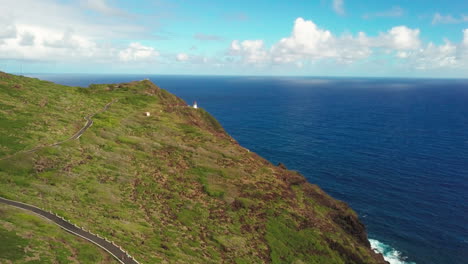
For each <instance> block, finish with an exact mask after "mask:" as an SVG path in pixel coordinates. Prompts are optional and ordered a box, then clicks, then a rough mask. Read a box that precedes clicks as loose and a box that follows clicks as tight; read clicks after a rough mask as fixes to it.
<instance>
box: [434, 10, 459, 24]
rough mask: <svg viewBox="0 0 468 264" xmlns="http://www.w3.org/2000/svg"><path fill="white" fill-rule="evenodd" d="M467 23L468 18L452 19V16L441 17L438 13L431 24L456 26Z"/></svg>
mask: <svg viewBox="0 0 468 264" xmlns="http://www.w3.org/2000/svg"><path fill="white" fill-rule="evenodd" d="M463 22H468V16H466V15H461V16H460V17H459V18H456V17H453V16H452V15H450V14H449V15H441V14H440V13H435V14H434V17H433V18H432V24H433V25H436V24H458V23H463Z"/></svg>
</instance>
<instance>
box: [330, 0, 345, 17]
mask: <svg viewBox="0 0 468 264" xmlns="http://www.w3.org/2000/svg"><path fill="white" fill-rule="evenodd" d="M333 10H335V12H336V13H337V14H339V15H344V13H345V10H344V0H333Z"/></svg>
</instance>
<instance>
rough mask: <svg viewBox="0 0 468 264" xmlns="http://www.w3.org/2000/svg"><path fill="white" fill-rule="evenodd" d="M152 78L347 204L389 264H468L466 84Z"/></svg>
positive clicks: (92, 78)
mask: <svg viewBox="0 0 468 264" xmlns="http://www.w3.org/2000/svg"><path fill="white" fill-rule="evenodd" d="M30 76H34V77H39V78H41V79H45V80H50V81H54V82H58V83H61V84H67V85H75V86H87V85H89V84H90V83H115V82H123V81H131V80H142V79H144V78H147V77H149V78H150V79H151V80H152V81H153V82H155V83H156V84H158V85H159V86H160V87H162V88H165V89H167V90H169V91H170V92H172V93H174V94H176V95H178V96H180V97H182V98H183V99H185V100H186V101H187V102H192V101H194V100H196V101H197V102H198V105H199V107H203V108H205V109H206V110H208V111H209V112H210V113H212V114H213V115H214V116H215V117H216V118H217V119H218V120H219V121H220V122H221V123H222V125H223V126H224V127H225V128H226V130H227V131H228V132H229V133H230V134H231V135H232V136H233V137H234V138H235V139H237V140H238V141H239V143H240V144H241V145H243V146H245V147H247V148H249V149H250V150H252V151H255V152H257V153H258V154H260V155H261V156H263V157H265V158H267V159H268V160H270V161H271V162H273V163H278V162H282V163H284V164H286V166H287V167H288V168H289V169H294V170H298V171H300V172H301V173H302V174H303V175H305V176H306V177H307V179H308V180H309V181H310V182H312V183H316V184H318V185H320V186H321V187H322V188H323V189H324V190H325V191H327V192H328V193H329V194H331V195H332V196H333V197H335V198H338V199H341V200H343V201H345V202H347V203H349V204H350V205H351V206H352V208H353V209H355V210H356V211H357V212H358V213H359V215H360V217H361V219H362V220H363V221H364V223H365V224H366V226H367V228H368V232H369V238H370V239H371V242H372V245H373V246H374V247H375V248H378V249H379V250H380V251H385V252H384V253H385V255H386V257H387V259H389V260H391V261H392V263H411V262H415V263H418V264H426V263H429V264H454V263H468V80H413V79H357V78H355V79H330V78H279V77H278V78H272V77H193V76H190V77H189V76H146V75H145V76H138V75H120V76H117V75H107V76H106V75H34V74H31V75H30Z"/></svg>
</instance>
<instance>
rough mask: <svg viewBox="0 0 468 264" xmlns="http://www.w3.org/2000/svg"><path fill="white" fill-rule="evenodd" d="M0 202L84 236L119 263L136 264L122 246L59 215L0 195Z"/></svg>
mask: <svg viewBox="0 0 468 264" xmlns="http://www.w3.org/2000/svg"><path fill="white" fill-rule="evenodd" d="M0 203H4V204H7V205H11V206H14V207H17V208H21V209H24V210H27V211H30V212H33V213H35V214H38V215H40V216H42V217H44V218H46V219H48V220H50V221H52V222H53V223H54V224H56V225H58V226H60V227H61V228H63V229H65V230H66V231H68V232H70V233H72V234H74V235H76V236H79V237H82V238H84V239H86V240H88V241H91V242H92V243H94V244H96V245H98V246H99V247H101V248H102V249H104V250H106V251H107V252H109V253H110V254H111V255H112V256H113V257H114V258H115V259H117V260H118V261H119V262H120V263H124V264H138V261H136V260H134V259H133V258H132V257H130V256H129V255H127V253H126V252H125V251H124V250H123V249H122V248H120V247H119V246H117V245H115V244H113V243H112V242H110V241H108V240H106V239H105V238H102V237H98V236H97V235H94V234H91V233H90V232H88V231H85V230H83V229H81V228H79V227H77V226H75V225H73V224H72V223H70V222H68V221H67V220H65V219H63V218H61V217H59V216H57V215H55V214H52V213H50V212H47V211H44V210H42V209H40V208H37V207H35V206H32V205H28V204H24V203H20V202H16V201H12V200H8V199H5V198H1V197H0Z"/></svg>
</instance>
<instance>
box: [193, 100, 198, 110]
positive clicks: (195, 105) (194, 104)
mask: <svg viewBox="0 0 468 264" xmlns="http://www.w3.org/2000/svg"><path fill="white" fill-rule="evenodd" d="M193 108H195V109H197V108H198V105H197V101H195V102H193Z"/></svg>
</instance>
